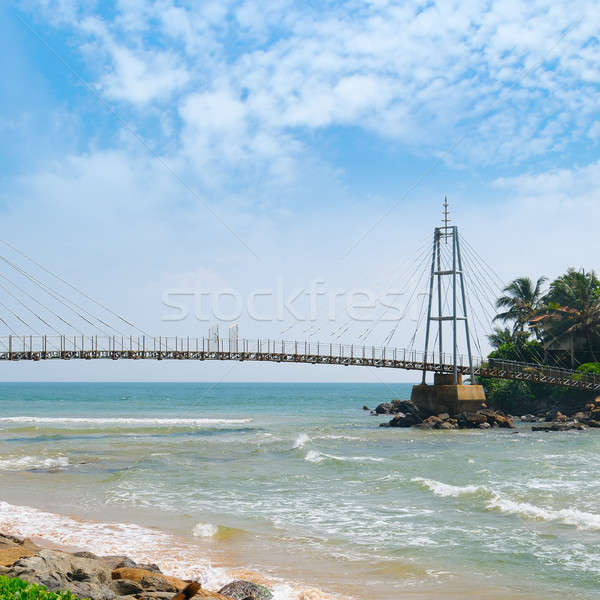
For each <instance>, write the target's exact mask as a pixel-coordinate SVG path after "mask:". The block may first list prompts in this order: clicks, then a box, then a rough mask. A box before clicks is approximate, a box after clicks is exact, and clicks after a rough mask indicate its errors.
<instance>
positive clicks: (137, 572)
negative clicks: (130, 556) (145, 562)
mask: <svg viewBox="0 0 600 600" xmlns="http://www.w3.org/2000/svg"><path fill="white" fill-rule="evenodd" d="M111 577H112V579H129V580H130V581H135V582H137V583H140V585H141V580H142V579H144V578H148V577H153V578H160V579H162V580H163V581H165V582H168V583H170V584H171V585H172V586H173V587H174V588H175V589H176V590H182V589H184V588H185V587H186V586H187V585H188V582H187V581H183V579H178V578H177V577H169V576H168V575H163V574H162V573H156V572H155V571H149V570H148V569H140V568H135V567H120V568H118V569H114V570H113V571H112V573H111ZM156 591H161V590H156Z"/></svg>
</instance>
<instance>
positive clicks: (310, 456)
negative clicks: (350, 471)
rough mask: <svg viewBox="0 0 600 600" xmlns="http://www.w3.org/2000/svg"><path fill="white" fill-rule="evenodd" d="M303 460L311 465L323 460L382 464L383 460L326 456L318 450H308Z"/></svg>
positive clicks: (378, 458)
mask: <svg viewBox="0 0 600 600" xmlns="http://www.w3.org/2000/svg"><path fill="white" fill-rule="evenodd" d="M304 460H306V461H308V462H312V463H320V462H323V461H324V460H335V461H339V462H384V461H385V458H381V457H380V456H337V455H335V454H326V453H325V452H319V451H318V450H309V451H308V452H307V453H306V456H305V457H304Z"/></svg>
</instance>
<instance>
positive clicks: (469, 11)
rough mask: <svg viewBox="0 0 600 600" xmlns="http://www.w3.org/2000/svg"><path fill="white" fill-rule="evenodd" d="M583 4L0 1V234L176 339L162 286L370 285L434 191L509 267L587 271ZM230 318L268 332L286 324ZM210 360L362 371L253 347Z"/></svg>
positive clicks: (426, 211)
mask: <svg viewBox="0 0 600 600" xmlns="http://www.w3.org/2000/svg"><path fill="white" fill-rule="evenodd" d="M598 14H599V13H598V11H597V6H595V3H594V2H592V1H590V2H586V1H581V2H578V3H577V4H576V5H573V3H568V2H562V1H561V2H546V1H534V2H528V3H520V2H510V1H502V2H489V1H486V2H482V1H466V2H465V1H463V2H417V1H415V2H413V1H408V2H391V1H390V2H388V1H386V0H373V1H371V2H367V1H358V0H356V1H354V0H351V1H348V2H319V3H317V2H311V3H305V2H303V3H299V2H291V1H288V0H274V1H271V2H256V1H252V0H246V1H227V0H221V1H218V2H212V1H210V0H208V1H205V2H191V1H190V2H184V1H176V0H157V1H144V0H120V1H116V2H85V3H84V2H75V1H71V0H57V1H52V0H37V1H36V0H23V1H21V2H11V1H9V2H6V3H3V4H2V7H0V40H1V41H0V44H1V46H0V49H1V50H2V53H3V56H5V57H9V60H4V61H3V62H2V80H1V81H2V83H0V86H1V89H2V93H1V94H0V109H1V111H0V115H1V116H0V132H1V134H2V135H1V136H0V157H1V161H0V177H1V179H2V189H1V191H0V206H1V209H2V217H3V220H4V225H5V232H6V233H5V239H7V240H8V241H10V242H11V243H13V244H15V245H17V246H18V247H20V248H22V249H27V250H28V252H29V254H31V255H33V256H35V257H36V258H38V259H42V260H43V262H44V263H45V264H47V265H48V266H50V267H52V268H54V269H56V270H58V271H60V272H61V273H62V274H64V275H65V276H66V277H67V278H68V279H70V280H72V281H75V282H77V283H79V284H81V285H82V286H83V287H84V288H85V289H86V290H88V291H90V293H92V294H93V295H94V296H95V297H98V298H100V299H101V300H102V301H103V302H106V303H107V304H109V305H110V306H112V307H115V308H116V309H118V310H119V311H121V312H123V313H126V314H128V315H129V316H130V317H131V318H132V319H134V320H135V321H136V323H139V324H140V325H142V326H143V327H144V329H146V330H151V331H156V332H157V333H162V334H164V333H166V332H169V333H170V332H173V334H175V333H177V334H178V335H187V334H188V332H190V331H191V333H190V335H196V334H199V335H202V334H203V333H204V332H205V330H206V327H207V325H206V323H204V322H198V321H197V320H195V319H193V318H192V317H190V318H188V319H186V320H185V321H184V322H180V323H170V322H165V320H164V318H163V317H164V314H165V306H164V304H163V302H162V298H163V295H164V293H165V290H167V291H168V290H173V289H192V288H197V287H201V288H202V289H205V288H206V289H234V290H236V291H238V292H239V293H240V294H241V296H243V297H244V298H246V297H247V296H248V294H250V293H251V292H252V290H256V289H259V288H260V289H264V288H274V287H275V286H276V285H277V282H278V281H284V282H285V288H286V289H289V290H292V289H294V288H296V287H299V288H302V287H305V286H307V285H309V283H310V282H312V281H314V280H317V279H319V280H324V281H325V282H326V283H325V286H326V287H327V288H328V289H332V290H333V289H348V288H356V287H361V286H372V287H374V288H376V287H377V285H381V282H382V281H383V282H385V281H386V277H387V275H386V274H387V273H389V272H391V271H393V270H394V269H396V268H397V267H398V265H399V263H401V262H402V261H403V260H404V259H406V258H407V257H410V256H413V255H414V252H415V250H416V248H417V246H418V245H419V244H420V243H421V241H422V240H423V239H426V238H427V236H430V234H431V230H432V228H433V227H434V226H435V225H436V224H438V223H439V219H440V211H441V208H440V207H441V201H442V199H443V196H444V194H447V195H448V196H449V198H450V201H451V205H452V213H453V218H454V219H455V222H456V223H457V224H458V225H459V226H460V228H461V231H462V233H463V235H465V237H466V238H467V239H469V240H470V241H471V243H472V244H473V245H474V246H475V247H476V248H477V249H478V251H479V252H480V254H481V255H482V256H484V257H485V258H486V260H488V261H489V262H490V263H493V265H494V268H495V270H496V271H497V272H498V274H499V275H500V277H501V278H502V279H503V280H508V279H510V278H511V277H514V276H516V275H521V274H527V275H530V276H538V275H540V274H545V275H548V276H554V275H557V274H558V273H560V272H561V271H562V270H564V269H566V268H567V267H569V266H576V267H578V266H585V267H587V268H588V269H591V268H594V267H595V266H596V265H595V264H593V261H594V259H595V257H596V256H597V254H598V253H597V250H598V241H597V239H598V238H597V234H596V231H595V223H597V222H598V217H599V216H600V214H599V213H600V208H599V203H598V200H599V192H598V185H599V183H600V156H599V146H598V144H599V141H600V110H599V109H598V102H597V98H598V92H599V91H600V90H599V83H600V70H599V68H598V65H599V64H600V61H599V59H600V41H599V39H598V33H597V32H598V31H599V30H600V29H599V25H600V23H599V20H600V17H599V16H598ZM549 239H551V240H553V242H552V243H549ZM378 282H379V283H378ZM290 324H292V323H291V322H290ZM240 325H241V327H242V333H244V334H246V335H248V336H250V337H256V336H259V335H261V336H262V335H268V336H274V337H277V336H279V335H280V331H281V330H283V329H285V327H286V326H287V323H286V324H282V323H281V322H276V323H267V324H265V323H256V322H252V320H251V319H244V318H241V319H240ZM333 327H335V325H333V326H331V327H330V329H333ZM292 332H293V330H292ZM356 334H357V332H354V331H349V332H348V335H349V336H351V337H352V336H353V335H356ZM298 335H300V333H298ZM386 335H387V331H386V332H384V331H383V330H382V332H381V333H380V334H378V336H377V337H375V339H373V340H372V343H381V341H382V340H383V338H385V337H386ZM396 335H397V336H398V337H397V338H396V339H394V341H393V343H394V344H397V345H399V346H402V345H405V342H406V338H407V337H408V336H409V330H408V329H407V330H406V331H404V332H403V331H402V328H400V330H399V331H398V333H397V334H396ZM316 337H319V336H316ZM348 341H354V340H353V339H349V340H348ZM5 369H6V368H5ZM12 369H13V367H12V366H11V371H10V372H9V371H8V370H7V371H6V373H5V374H4V375H3V376H6V377H7V378H13V379H14V378H18V377H23V378H42V379H45V378H59V379H69V378H83V379H85V378H112V377H115V378H126V379H127V378H134V379H135V378H146V377H154V378H165V379H210V380H213V379H219V378H221V377H223V376H225V375H226V373H227V371H226V367H225V366H224V365H207V366H202V370H199V369H198V366H194V365H184V366H173V365H171V366H166V367H165V370H164V376H162V375H161V376H159V375H157V374H156V373H155V370H154V369H153V367H151V366H148V365H141V366H140V365H136V366H135V368H134V367H132V366H121V365H119V366H114V365H113V366H110V367H108V366H106V365H97V364H94V365H81V366H77V367H73V366H70V367H69V368H68V369H67V368H66V367H60V368H57V367H56V366H46V365H22V366H21V365H20V366H18V367H17V368H15V370H12ZM14 373H16V375H13V374H14ZM380 376H381V377H384V378H385V379H386V380H389V381H395V380H401V379H403V378H404V379H405V380H406V378H408V379H409V380H410V379H411V377H412V378H414V376H411V375H404V374H384V375H381V374H380V373H379V372H378V377H380ZM227 377H228V378H229V379H237V380H247V379H292V380H297V379H305V378H310V379H319V380H340V379H344V380H367V381H369V380H374V379H373V376H372V375H370V374H365V373H362V372H360V370H352V371H348V370H344V371H338V370H336V369H330V370H327V369H323V370H322V371H319V372H318V373H316V372H315V370H314V369H311V370H310V371H307V370H306V369H302V368H301V367H289V368H285V369H281V368H273V367H271V366H266V365H248V366H247V367H246V366H244V368H242V369H236V370H235V372H234V373H232V374H231V375H227Z"/></svg>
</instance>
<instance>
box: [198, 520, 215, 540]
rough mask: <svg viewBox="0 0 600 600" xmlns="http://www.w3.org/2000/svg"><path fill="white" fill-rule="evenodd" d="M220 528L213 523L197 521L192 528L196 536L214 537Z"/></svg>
mask: <svg viewBox="0 0 600 600" xmlns="http://www.w3.org/2000/svg"><path fill="white" fill-rule="evenodd" d="M218 531H219V528H218V527H217V526H216V525H213V524H212V523H201V522H200V523H196V524H195V525H194V528H193V529H192V535H193V536H194V537H213V536H215V535H217V533H218Z"/></svg>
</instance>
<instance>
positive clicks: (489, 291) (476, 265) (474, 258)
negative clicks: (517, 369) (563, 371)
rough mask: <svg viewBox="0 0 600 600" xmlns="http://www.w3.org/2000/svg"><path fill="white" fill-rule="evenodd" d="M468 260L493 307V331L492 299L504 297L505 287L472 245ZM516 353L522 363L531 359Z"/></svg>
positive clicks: (540, 360) (492, 317) (542, 362)
mask: <svg viewBox="0 0 600 600" xmlns="http://www.w3.org/2000/svg"><path fill="white" fill-rule="evenodd" d="M465 246H466V244H465ZM466 258H467V259H468V263H469V269H468V271H467V272H468V273H469V274H472V275H474V277H475V284H476V286H477V287H478V289H479V291H480V294H481V298H484V299H485V300H486V301H487V303H488V304H489V305H490V307H491V310H492V315H494V316H489V313H486V315H487V318H488V320H489V327H490V329H492V328H493V323H494V320H495V312H496V305H495V302H494V300H490V297H491V298H492V299H495V298H498V297H499V296H500V295H502V294H503V288H504V286H503V285H502V284H500V285H502V287H500V285H499V284H498V283H496V282H495V281H494V280H493V279H492V278H491V277H490V276H489V275H488V273H489V270H488V268H487V266H486V265H487V263H485V261H484V260H483V259H482V258H481V257H480V256H479V255H478V254H477V253H476V251H475V250H474V249H472V246H470V245H469V247H467V249H466ZM496 277H497V278H498V277H499V276H498V275H497V274H496ZM478 300H480V297H479V296H478ZM515 351H516V353H517V356H518V357H519V359H520V360H521V361H523V362H527V361H528V359H529V357H528V356H524V355H523V353H522V352H521V351H520V350H519V348H518V347H516V348H515ZM531 353H532V355H533V356H534V357H536V360H537V362H538V364H540V365H541V364H544V363H545V362H546V360H545V358H544V357H543V356H540V354H539V353H538V352H537V351H535V350H533V349H531ZM551 360H552V361H553V362H554V364H555V365H558V364H559V363H558V362H557V360H556V358H554V357H551Z"/></svg>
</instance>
